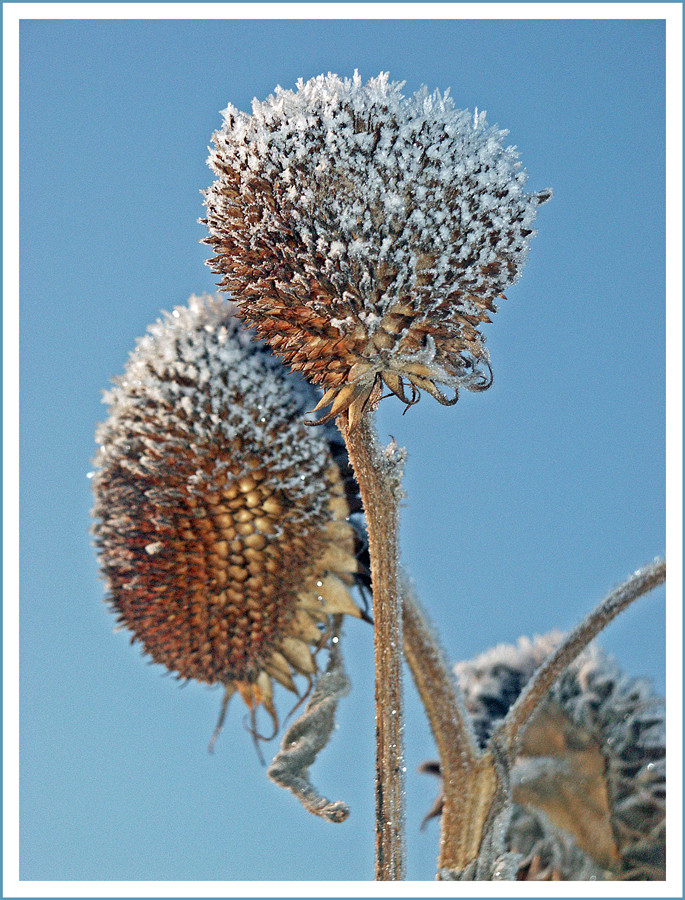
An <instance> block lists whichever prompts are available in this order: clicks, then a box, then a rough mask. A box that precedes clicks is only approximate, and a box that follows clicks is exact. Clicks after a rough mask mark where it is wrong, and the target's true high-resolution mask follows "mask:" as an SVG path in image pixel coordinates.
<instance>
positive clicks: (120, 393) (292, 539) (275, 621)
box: [93, 296, 362, 726]
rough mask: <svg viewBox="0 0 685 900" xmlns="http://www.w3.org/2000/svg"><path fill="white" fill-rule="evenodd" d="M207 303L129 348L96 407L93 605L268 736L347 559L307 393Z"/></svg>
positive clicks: (330, 470) (338, 608)
mask: <svg viewBox="0 0 685 900" xmlns="http://www.w3.org/2000/svg"><path fill="white" fill-rule="evenodd" d="M234 313H235V307H234V305H233V304H231V303H228V302H227V301H225V300H223V299H220V298H219V297H212V296H203V297H191V299H190V302H189V304H188V306H187V307H178V308H176V309H174V311H173V312H172V313H170V314H165V315H164V317H163V318H162V319H161V320H159V321H158V322H157V323H156V324H155V325H152V326H151V327H150V329H149V332H148V334H147V335H146V336H145V337H143V338H142V339H141V340H139V342H138V344H137V346H136V349H135V350H134V351H133V353H132V354H131V356H130V358H129V360H128V363H127V365H126V369H125V373H124V375H123V376H122V377H120V378H118V379H117V380H116V381H115V386H114V388H113V389H112V390H110V391H109V392H108V393H107V394H106V396H105V402H107V403H108V404H109V415H108V418H107V420H106V421H105V422H104V423H103V424H102V425H100V426H99V428H98V430H97V434H96V439H97V442H98V444H99V450H98V453H97V456H96V459H95V464H96V472H95V475H94V478H93V487H94V491H95V507H94V510H93V514H94V516H95V518H96V521H95V524H94V527H93V531H94V534H95V543H96V546H97V549H98V553H99V557H100V564H101V568H102V572H103V574H104V577H105V580H106V582H107V587H108V594H109V601H110V603H111V605H112V607H113V608H114V609H115V610H116V611H117V612H118V613H119V619H120V621H121V622H122V623H123V624H124V625H125V626H126V627H127V628H130V629H131V630H132V631H133V638H132V640H136V639H137V640H139V641H141V643H142V644H143V647H144V649H145V651H146V652H147V653H149V654H150V656H151V657H152V658H153V660H154V661H155V662H158V663H161V664H163V665H164V666H166V667H167V668H168V669H170V670H171V671H172V672H175V673H177V674H178V675H179V676H180V677H182V678H194V679H197V680H198V681H202V682H207V683H210V684H211V683H221V684H223V685H225V686H226V688H227V695H229V694H230V693H232V692H234V691H235V690H237V691H239V693H240V694H241V695H242V697H243V699H244V700H245V702H246V703H247V704H248V706H249V707H250V709H252V710H254V709H255V708H256V707H257V706H259V705H260V704H263V706H264V707H265V708H266V709H267V710H268V712H269V713H270V715H271V716H272V718H273V720H274V725H275V726H276V725H277V720H276V712H275V708H274V705H273V699H272V697H273V680H275V681H277V682H280V683H281V684H282V685H284V686H285V687H287V688H289V689H290V690H293V691H295V690H296V688H295V684H294V682H293V675H295V674H296V673H302V674H304V675H306V676H312V675H313V674H314V673H315V671H316V662H315V654H316V651H317V649H318V648H320V647H321V646H322V645H324V644H325V643H326V640H327V633H328V630H329V625H330V622H331V616H332V615H334V614H343V613H347V614H349V615H353V616H361V615H362V613H361V611H360V609H359V608H358V607H357V605H356V603H355V602H354V601H353V599H352V597H351V595H350V588H351V587H352V586H353V584H354V582H355V578H356V577H357V576H356V573H357V570H358V567H359V566H358V562H357V559H356V558H355V540H356V535H355V531H354V529H353V527H352V525H351V524H350V523H349V522H348V520H347V518H348V516H349V514H350V502H351V500H350V498H351V494H350V490H349V485H348V484H347V483H346V475H345V470H344V467H343V465H342V464H341V461H340V455H339V445H336V444H335V443H334V439H333V435H332V433H331V431H328V430H326V431H321V432H320V433H319V431H318V430H314V431H312V429H309V428H306V427H305V426H304V424H303V413H304V411H305V409H306V408H307V407H308V406H309V405H311V403H312V397H313V391H312V389H311V388H310V387H309V385H307V384H306V383H304V382H302V381H301V379H299V378H297V377H296V376H293V375H292V374H291V373H289V372H288V371H287V369H286V368H285V367H284V366H283V365H282V364H281V363H280V362H279V361H278V360H276V359H275V358H274V357H273V356H272V355H271V354H270V353H268V351H267V350H266V349H265V348H264V347H263V345H260V344H257V343H255V342H254V340H253V338H252V335H250V334H249V333H247V332H246V331H245V330H244V329H243V328H242V326H241V325H240V322H239V320H238V319H237V318H236V317H235V315H234Z"/></svg>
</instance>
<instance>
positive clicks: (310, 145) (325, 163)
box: [206, 73, 550, 424]
mask: <svg viewBox="0 0 685 900" xmlns="http://www.w3.org/2000/svg"><path fill="white" fill-rule="evenodd" d="M401 89H402V84H400V83H397V82H391V81H390V80H389V78H388V75H387V73H381V74H380V75H379V76H378V77H377V78H372V79H371V80H370V81H369V82H368V83H366V84H363V83H362V80H361V78H360V77H359V75H358V74H357V73H355V75H354V77H353V78H346V79H342V78H340V77H338V76H337V75H333V74H328V75H326V76H324V75H321V76H319V77H317V78H313V79H311V80H310V81H308V82H306V83H305V82H303V81H299V82H298V84H297V89H296V90H295V91H292V90H284V89H282V88H280V87H279V88H277V89H276V91H275V93H274V94H273V95H272V96H270V97H268V98H267V99H266V100H264V101H262V102H260V101H257V100H255V101H254V102H253V106H252V114H251V115H250V114H247V113H243V112H240V111H239V110H237V109H236V108H234V107H233V106H229V107H228V108H227V109H226V110H225V111H224V114H223V115H224V125H223V128H222V129H221V130H219V131H218V132H216V134H214V136H213V142H214V149H213V150H212V152H211V155H210V158H209V163H210V166H211V168H212V169H213V171H214V173H215V174H216V176H217V180H216V181H215V183H214V184H213V185H212V186H211V187H210V188H209V190H208V191H207V192H206V205H207V219H206V222H207V225H208V228H209V232H210V237H209V238H208V239H207V242H208V243H210V244H211V245H212V246H213V248H214V250H215V252H216V256H215V257H214V258H213V259H212V260H211V261H210V265H211V266H212V267H213V269H214V270H215V271H216V272H218V273H220V274H221V275H223V280H222V282H221V283H222V286H223V287H224V288H225V289H226V290H228V291H230V292H231V293H232V294H233V296H234V297H235V299H236V300H237V302H238V304H239V306H240V310H241V313H242V314H243V315H244V316H245V317H246V318H247V319H248V320H249V321H250V322H252V323H253V324H255V325H256V327H257V329H258V330H259V332H260V334H261V335H262V336H263V337H264V338H265V339H266V340H267V342H268V343H269V344H270V345H271V346H272V347H273V349H274V350H275V351H276V352H278V353H279V354H280V355H281V356H282V357H283V358H284V359H285V360H286V361H287V362H288V363H289V364H290V365H291V366H293V368H295V369H298V370H300V371H302V372H303V373H304V374H305V375H306V376H307V377H308V379H309V380H310V381H312V382H314V383H319V384H321V385H323V387H324V388H325V389H326V393H325V395H324V397H323V400H322V401H321V404H320V406H321V407H322V408H323V407H325V406H326V405H328V404H329V403H332V404H333V406H332V407H331V411H330V412H329V414H328V415H329V417H330V416H332V415H336V414H338V413H339V412H341V411H343V410H345V409H348V408H349V409H350V418H351V420H352V422H353V424H354V422H356V421H357V420H358V418H359V416H360V415H361V413H362V411H363V409H364V408H365V406H366V405H367V404H368V403H369V402H371V403H375V402H376V401H377V400H378V398H379V397H380V393H381V390H382V385H383V383H384V384H385V385H386V386H387V387H388V388H390V390H391V391H393V392H394V393H395V394H397V395H398V396H399V397H400V398H401V399H403V400H404V402H413V401H414V400H415V399H416V397H417V392H418V391H420V390H427V391H429V392H430V393H431V394H433V396H435V397H436V398H437V399H438V400H440V402H445V403H447V402H454V400H448V399H447V398H446V397H445V396H444V395H443V394H442V392H441V391H440V390H439V389H438V387H437V386H436V385H437V384H438V383H439V384H443V385H446V386H448V387H450V388H452V389H454V390H455V392H456V391H457V390H458V389H459V388H460V387H466V388H469V389H474V390H477V389H482V388H483V387H486V386H487V385H488V384H489V382H490V378H491V375H490V368H489V360H488V354H487V351H486V349H485V345H484V339H483V337H482V335H481V333H480V332H479V331H478V326H479V325H480V324H481V323H482V322H488V321H490V320H489V314H490V313H491V312H493V311H494V310H495V309H496V306H495V300H496V298H497V297H498V296H499V295H501V293H502V291H503V290H504V289H505V288H506V287H507V285H510V284H512V283H513V282H515V281H516V280H517V279H518V277H519V275H520V272H521V268H522V266H523V263H524V261H525V258H526V255H527V253H528V248H529V243H530V238H531V237H532V235H533V234H534V231H533V222H534V220H535V217H536V213H537V208H538V206H539V205H540V203H542V202H544V201H545V200H546V199H548V197H549V196H550V192H548V191H546V192H541V193H538V194H528V193H526V192H525V182H526V174H525V172H524V171H523V169H522V168H521V166H520V163H519V161H518V156H517V153H516V151H515V149H514V148H513V147H510V146H505V145H504V142H503V141H504V137H505V135H506V132H504V131H501V130H500V129H498V128H496V127H494V126H491V125H488V123H487V122H486V120H485V115H484V113H477V114H476V115H475V116H473V115H472V114H471V113H469V112H467V111H463V110H458V109H456V108H455V106H454V103H453V102H452V99H451V98H450V97H449V95H448V92H446V93H445V94H440V92H438V91H435V92H433V93H430V92H429V91H428V90H427V89H426V88H425V87H424V88H422V89H421V90H420V91H418V92H417V93H416V94H414V95H413V96H412V97H410V98H405V97H404V96H403V94H402V93H401ZM405 382H408V383H409V385H410V386H411V391H412V394H411V400H408V398H407V396H406V394H405V386H406V384H405ZM455 399H456V394H455Z"/></svg>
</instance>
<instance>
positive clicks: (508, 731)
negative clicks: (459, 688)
mask: <svg viewBox="0 0 685 900" xmlns="http://www.w3.org/2000/svg"><path fill="white" fill-rule="evenodd" d="M665 579H666V561H665V560H663V559H657V560H655V561H654V562H653V563H651V564H650V565H649V566H645V567H644V568H643V569H638V570H637V572H635V573H634V574H633V575H631V576H630V578H628V579H627V580H626V581H624V582H623V584H621V585H619V587H617V588H616V590H614V591H612V592H611V593H610V594H607V596H606V597H605V598H604V599H603V600H602V601H601V602H600V603H599V605H598V606H597V607H596V608H595V609H594V610H593V611H592V612H591V613H590V614H589V615H588V616H586V618H585V619H583V621H582V622H581V623H580V625H578V626H577V627H576V628H574V629H573V631H571V632H570V633H569V634H568V636H567V637H566V639H565V640H564V641H563V642H562V643H561V644H560V645H559V647H557V649H556V650H555V651H554V653H552V655H551V656H549V657H548V658H547V659H546V660H545V662H544V663H543V664H542V665H541V666H540V668H539V669H538V670H537V672H536V673H535V675H534V676H533V678H532V679H531V680H530V681H529V682H528V684H527V685H526V687H525V688H524V689H523V691H522V692H521V693H520V694H519V696H518V698H517V700H516V702H515V703H514V705H513V706H512V707H511V709H510V710H509V712H508V713H507V715H506V718H505V719H504V723H503V724H502V726H500V733H501V737H502V740H503V741H504V748H505V752H506V753H507V754H508V756H509V758H510V759H511V760H513V759H514V758H515V756H516V752H517V749H518V744H519V742H520V740H521V737H522V735H523V732H524V731H525V729H526V726H527V725H528V722H529V721H530V718H531V716H532V715H533V713H534V712H535V710H536V708H537V706H538V704H539V703H540V702H541V700H543V699H544V698H545V697H546V696H547V692H548V690H549V689H550V687H551V686H552V684H553V683H554V682H555V681H556V679H557V678H558V677H559V675H561V673H562V672H563V671H564V669H565V668H566V667H567V666H568V665H570V664H571V663H572V662H573V660H574V659H576V657H577V656H578V654H579V653H581V651H583V650H584V649H585V648H586V647H587V645H588V644H589V643H590V641H592V640H593V639H594V638H595V637H596V636H597V635H598V634H599V632H600V631H601V630H602V629H603V628H604V627H605V626H606V625H608V624H609V622H611V620H612V619H613V618H615V617H616V616H617V615H618V614H619V613H620V612H622V611H623V610H624V609H625V608H626V607H627V606H628V605H629V604H631V603H632V602H633V600H637V598H638V597H641V596H642V595H643V594H646V593H647V592H648V591H651V590H652V588H655V587H656V586H657V585H659V584H661V583H662V582H663V581H665Z"/></svg>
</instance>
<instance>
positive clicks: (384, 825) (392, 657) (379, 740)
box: [337, 412, 405, 881]
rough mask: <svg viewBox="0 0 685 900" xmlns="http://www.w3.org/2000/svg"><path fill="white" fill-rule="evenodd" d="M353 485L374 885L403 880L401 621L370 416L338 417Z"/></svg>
mask: <svg viewBox="0 0 685 900" xmlns="http://www.w3.org/2000/svg"><path fill="white" fill-rule="evenodd" d="M337 425H338V427H339V429H340V432H341V433H342V436H343V438H344V439H345V444H346V445H347V452H348V456H349V460H350V463H351V465H352V468H353V469H354V473H355V476H356V478H357V481H358V483H359V492H360V494H361V498H362V503H363V505H364V513H365V516H366V524H367V528H368V535H369V555H370V559H371V586H372V590H373V616H374V650H375V663H376V881H400V880H402V879H403V878H404V877H405V846H404V755H403V749H402V715H403V708H402V622H401V594H400V591H399V589H398V564H397V560H398V552H399V551H398V530H399V503H398V494H399V478H398V473H397V471H396V468H395V467H396V463H394V462H393V461H392V460H391V459H390V458H389V457H388V456H387V455H383V454H382V453H381V450H380V447H379V445H378V440H377V438H376V430H375V428H374V425H373V420H372V419H371V414H370V413H368V412H367V413H365V414H364V415H362V417H361V420H360V421H359V422H358V423H357V425H356V427H355V428H354V429H350V428H349V423H348V419H347V415H345V414H344V415H341V416H339V417H338V419H337Z"/></svg>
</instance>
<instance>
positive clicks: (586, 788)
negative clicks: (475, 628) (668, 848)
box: [424, 632, 666, 880]
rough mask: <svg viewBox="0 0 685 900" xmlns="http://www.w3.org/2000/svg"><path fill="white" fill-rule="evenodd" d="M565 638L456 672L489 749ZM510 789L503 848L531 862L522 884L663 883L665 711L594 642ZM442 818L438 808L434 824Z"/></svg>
mask: <svg viewBox="0 0 685 900" xmlns="http://www.w3.org/2000/svg"><path fill="white" fill-rule="evenodd" d="M563 638H564V635H563V633H561V632H552V633H550V634H548V635H544V636H538V637H535V638H534V639H533V640H530V639H528V638H526V637H522V638H519V640H518V642H517V643H516V644H500V645H498V646H497V647H494V648H492V649H490V650H487V651H486V652H485V653H483V654H481V655H480V656H478V657H476V658H475V659H473V660H470V661H468V662H460V663H457V664H456V665H455V667H454V671H455V674H456V676H457V681H458V682H459V686H460V688H461V690H462V692H463V695H464V700H465V703H466V707H467V709H468V710H469V712H470V713H471V715H472V718H473V724H474V727H475V729H476V732H477V734H478V737H479V740H480V742H481V744H482V746H485V745H486V744H487V741H488V738H489V736H490V734H491V733H492V731H493V728H494V727H495V726H496V724H497V722H499V721H501V720H502V719H503V718H504V716H505V715H506V712H507V710H508V709H509V707H510V706H511V705H512V704H513V702H514V701H515V700H516V697H517V696H518V695H519V693H520V692H521V690H522V689H523V687H524V685H525V684H526V683H527V682H528V681H529V679H530V678H531V677H532V676H533V673H534V672H535V670H536V669H537V668H538V667H539V666H540V665H541V663H542V662H543V661H544V660H545V658H546V657H547V656H549V654H550V653H551V652H552V651H553V650H554V648H555V647H556V646H557V645H558V644H559V643H560V642H561V641H562V640H563ZM424 770H425V771H430V770H431V769H430V765H426V766H425V767H424ZM511 781H512V785H511V786H512V797H513V800H514V801H515V802H514V808H513V813H512V817H511V821H510V823H509V825H508V828H507V833H506V836H505V846H506V848H507V850H511V851H515V852H517V853H519V854H521V856H522V863H521V868H520V871H519V875H518V878H519V879H526V880H528V879H530V880H549V879H561V880H581V879H587V878H593V879H596V878H611V879H614V878H622V879H630V880H663V879H664V878H665V827H666V826H665V792H666V775H665V719H664V711H663V701H662V700H661V699H660V698H658V697H657V696H655V695H654V693H653V692H652V690H651V688H650V686H649V685H648V684H647V683H646V682H645V681H642V680H639V679H634V678H628V677H627V676H626V675H624V674H623V673H622V672H621V671H620V669H619V668H618V666H617V664H616V663H615V662H614V661H613V660H612V659H611V658H610V657H608V656H607V655H606V654H605V653H603V651H602V650H601V649H600V648H599V647H598V646H597V645H596V644H592V645H590V646H589V647H588V648H587V649H586V650H584V651H583V652H582V653H581V654H580V655H579V656H578V658H577V659H576V660H575V661H574V662H573V663H572V664H571V665H570V666H569V667H568V669H566V670H565V671H564V672H563V673H562V674H561V675H560V677H559V678H558V679H557V681H556V682H555V683H554V685H553V686H552V688H551V689H550V692H549V697H548V699H547V701H546V703H545V704H543V705H542V707H541V708H540V710H539V712H538V713H537V714H536V715H535V717H534V718H533V719H532V720H531V723H530V725H529V727H528V729H527V731H526V732H525V734H524V737H523V741H522V745H521V752H520V756H519V758H518V759H517V762H516V764H515V766H514V768H513V769H512V773H511ZM440 811H441V802H440V800H438V802H437V803H436V804H435V807H434V809H433V810H431V813H430V815H439V814H440Z"/></svg>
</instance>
